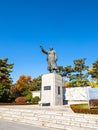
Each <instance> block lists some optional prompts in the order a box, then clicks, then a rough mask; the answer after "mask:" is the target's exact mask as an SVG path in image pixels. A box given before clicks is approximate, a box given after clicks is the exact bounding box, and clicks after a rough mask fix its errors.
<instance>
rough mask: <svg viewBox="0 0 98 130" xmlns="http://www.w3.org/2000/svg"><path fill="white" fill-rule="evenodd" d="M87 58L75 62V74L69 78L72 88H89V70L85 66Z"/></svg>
mask: <svg viewBox="0 0 98 130" xmlns="http://www.w3.org/2000/svg"><path fill="white" fill-rule="evenodd" d="M85 60H86V58H82V59H77V60H74V67H73V73H71V74H70V75H69V76H68V78H69V80H70V81H71V84H72V86H73V87H74V86H76V87H78V86H88V83H89V80H88V68H89V66H86V65H85Z"/></svg>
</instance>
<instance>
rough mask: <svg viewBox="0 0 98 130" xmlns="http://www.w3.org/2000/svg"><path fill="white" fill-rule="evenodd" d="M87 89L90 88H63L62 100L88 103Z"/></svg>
mask: <svg viewBox="0 0 98 130" xmlns="http://www.w3.org/2000/svg"><path fill="white" fill-rule="evenodd" d="M88 88H90V87H73V88H63V98H64V100H68V101H88V92H87V91H88Z"/></svg>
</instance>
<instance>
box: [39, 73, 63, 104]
mask: <svg viewBox="0 0 98 130" xmlns="http://www.w3.org/2000/svg"><path fill="white" fill-rule="evenodd" d="M62 82H63V79H62V77H61V76H60V75H58V74H56V73H49V74H44V75H43V76H42V90H41V103H42V105H43V104H44V105H45V104H46V105H50V106H55V105H63V98H62Z"/></svg>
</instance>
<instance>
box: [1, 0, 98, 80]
mask: <svg viewBox="0 0 98 130" xmlns="http://www.w3.org/2000/svg"><path fill="white" fill-rule="evenodd" d="M40 45H43V47H44V48H45V49H47V50H49V48H50V46H52V47H53V48H54V50H55V51H56V52H57V55H58V62H57V64H58V65H61V66H67V65H73V60H74V59H79V58H84V57H85V58H87V60H86V64H87V65H89V66H91V64H92V63H93V62H95V61H96V60H97V59H98V0H0V58H5V57H8V58H9V61H8V62H9V63H14V68H13V72H12V74H11V77H12V78H13V80H14V82H15V81H16V80H17V79H18V78H19V76H20V75H22V74H24V75H26V76H27V75H30V76H31V77H32V78H34V77H38V76H39V75H41V74H44V73H48V71H47V62H46V55H45V54H43V53H42V52H41V50H40V47H39V46H40Z"/></svg>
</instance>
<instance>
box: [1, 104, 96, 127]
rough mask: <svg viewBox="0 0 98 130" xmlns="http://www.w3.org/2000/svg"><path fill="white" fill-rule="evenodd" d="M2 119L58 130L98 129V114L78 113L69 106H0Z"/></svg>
mask: <svg viewBox="0 0 98 130" xmlns="http://www.w3.org/2000/svg"><path fill="white" fill-rule="evenodd" d="M0 119H6V120H9V121H15V122H20V123H25V124H30V125H36V126H44V127H48V128H54V129H56V130H98V115H90V114H76V113H73V111H72V110H71V109H70V107H69V106H66V105H65V106H56V107H41V106H37V105H36V106H34V105H27V106H26V105H21V106H20V105H19V106H0Z"/></svg>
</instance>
